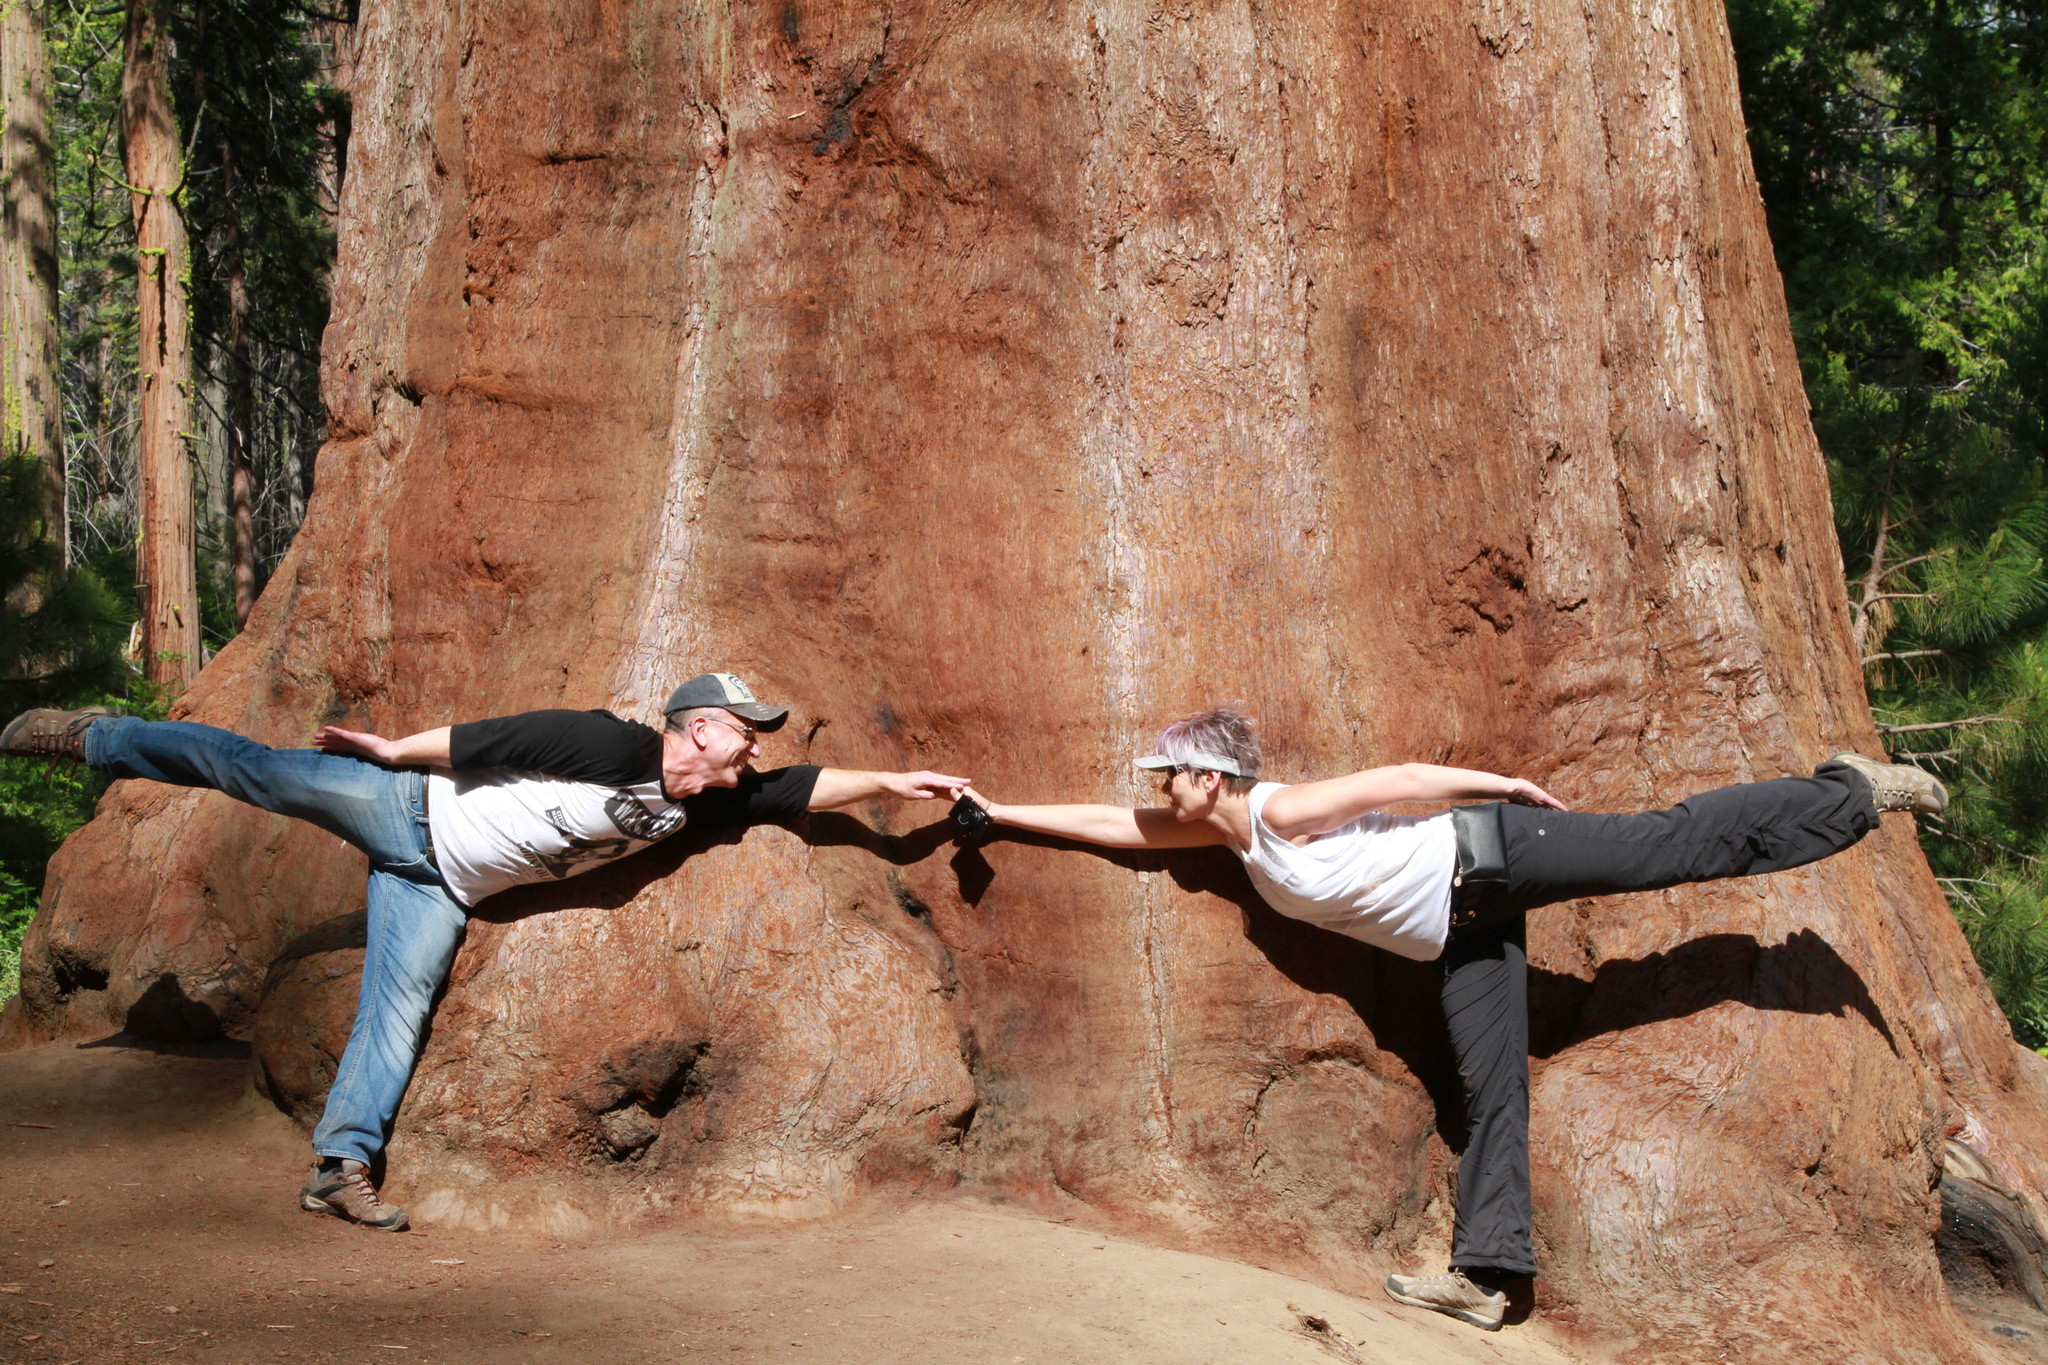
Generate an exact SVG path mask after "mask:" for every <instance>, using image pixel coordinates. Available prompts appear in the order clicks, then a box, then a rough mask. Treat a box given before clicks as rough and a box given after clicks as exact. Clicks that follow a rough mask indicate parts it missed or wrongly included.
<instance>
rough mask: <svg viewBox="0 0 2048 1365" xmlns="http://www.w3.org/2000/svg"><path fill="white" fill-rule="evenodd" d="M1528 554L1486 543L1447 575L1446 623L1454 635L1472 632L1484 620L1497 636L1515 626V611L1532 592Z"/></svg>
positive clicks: (1445, 577) (1445, 579)
mask: <svg viewBox="0 0 2048 1365" xmlns="http://www.w3.org/2000/svg"><path fill="white" fill-rule="evenodd" d="M1528 577H1529V566H1528V560H1527V558H1526V556H1524V555H1521V554H1518V553H1516V552H1514V551H1512V550H1503V549H1501V548H1499V547H1498V546H1492V545H1489V546H1485V547H1483V548H1482V549H1480V550H1479V551H1478V553H1476V554H1474V555H1472V557H1471V558H1469V559H1467V560H1466V561H1465V562H1464V563H1463V564H1460V565H1459V566H1458V567H1457V568H1455V569H1453V570H1451V571H1450V572H1449V573H1447V574H1445V575H1444V584H1445V588H1446V590H1447V591H1446V596H1447V597H1448V599H1449V601H1448V602H1447V603H1446V604H1445V605H1446V608H1447V610H1446V613H1445V615H1446V618H1447V619H1446V620H1445V623H1444V624H1445V625H1446V626H1447V627H1448V628H1449V630H1450V633H1451V634H1452V635H1470V634H1472V633H1473V631H1474V630H1476V629H1477V626H1476V625H1475V624H1474V619H1473V618H1476V619H1477V620H1479V621H1484V622H1485V623H1486V624H1487V625H1488V626H1489V627H1490V628H1491V629H1492V631H1493V633H1494V634H1495V635H1505V634H1507V633H1508V632H1509V631H1511V630H1513V629H1514V628H1515V613H1516V612H1517V611H1518V610H1519V609H1520V607H1521V605H1522V603H1523V601H1524V600H1525V599H1526V597H1527V594H1528Z"/></svg>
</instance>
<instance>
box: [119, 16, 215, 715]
mask: <svg viewBox="0 0 2048 1365" xmlns="http://www.w3.org/2000/svg"><path fill="white" fill-rule="evenodd" d="M169 42H170V40H169V35H168V33H167V31H166V24H165V16H164V12H163V9H162V6H161V4H160V0H129V3H128V24H127V33H126V37H125V42H124V47H123V54H122V57H123V60H122V67H121V142H122V151H123V156H124V158H125V160H126V163H127V171H128V197H129V205H130V209H131V212H132V213H133V216H134V219H135V266H136V311H135V335H136V342H135V345H136V383H137V386H138V390H139V391H138V393H137V396H136V429H135V482H136V501H137V509H136V511H137V521H138V522H139V523H140V525H139V536H138V543H137V546H136V558H135V565H136V572H135V577H136V587H137V593H138V597H139V599H140V604H141V608H142V655H143V669H144V672H145V673H146V675H147V676H148V678H149V680H150V681H151V682H152V683H155V684H157V685H158V686H161V687H165V688H167V689H169V690H170V691H171V692H172V693H174V694H175V693H177V692H179V691H182V690H183V689H184V688H185V687H186V686H188V685H189V684H190V683H191V681H192V678H193V676H194V675H195V674H196V673H197V672H198V671H199V588H198V577H197V567H196V563H195V560H194V555H195V552H196V549H197V538H196V532H195V528H194V514H193V508H192V456H191V451H190V449H189V447H188V444H187V443H188V441H189V439H190V434H191V431H192V394H191V379H192V343H191V338H190V304H189V302H188V300H187V297H186V288H187V283H186V278H185V277H186V271H187V268H188V261H189V255H188V252H187V249H186V244H185V220H184V216H183V214H182V213H181V212H180V211H179V208H178V202H177V193H178V191H179V190H180V189H181V188H182V182H183V179H184V159H183V156H182V153H181V148H180V145H179V141H178V125H177V119H176V116H175V115H174V113H173V112H172V109H171V95H170V78H169V74H168V73H169V64H170V52H169Z"/></svg>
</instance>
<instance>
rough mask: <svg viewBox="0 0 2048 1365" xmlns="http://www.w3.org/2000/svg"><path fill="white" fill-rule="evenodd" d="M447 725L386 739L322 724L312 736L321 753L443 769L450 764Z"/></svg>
mask: <svg viewBox="0 0 2048 1365" xmlns="http://www.w3.org/2000/svg"><path fill="white" fill-rule="evenodd" d="M450 728H451V727H449V726H446V725H443V726H442V727H441V728H440V729H438V730H422V731H420V732H419V733H418V734H416V735H407V736H406V737H405V738H404V739H385V738H384V737H383V736H382V735H367V734H363V733H361V732H359V731H355V730H342V729H337V728H336V727H334V726H332V725H323V726H321V727H320V733H319V734H317V735H315V736H313V745H314V747H315V748H317V749H319V750H321V751H322V752H323V753H330V754H339V755H341V756H342V757H343V758H367V759H370V760H371V761H372V762H376V763H382V764H385V765H386V766H387V767H392V768H446V767H449V766H450V760H449V757H448V744H449V730H450Z"/></svg>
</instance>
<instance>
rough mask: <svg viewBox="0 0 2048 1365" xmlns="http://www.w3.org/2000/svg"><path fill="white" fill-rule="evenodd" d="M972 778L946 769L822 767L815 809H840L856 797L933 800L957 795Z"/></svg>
mask: <svg viewBox="0 0 2048 1365" xmlns="http://www.w3.org/2000/svg"><path fill="white" fill-rule="evenodd" d="M967 783H968V779H967V778H964V777H948V776H946V775H945V774H944V773H932V772H916V773H869V772H862V771H860V770H859V769H857V768H820V769H818V781H817V785H815V786H813V787H812V788H811V803H810V807H809V809H811V810H836V809H838V808H839V807H840V806H850V805H852V804H853V803H854V802H856V801H867V800H870V799H872V798H874V797H879V796H893V797H895V798H897V799H898V800H902V801H930V800H932V799H933V798H934V797H940V796H943V797H948V798H951V797H954V796H957V795H959V793H960V791H961V789H962V788H964V787H966V786H967Z"/></svg>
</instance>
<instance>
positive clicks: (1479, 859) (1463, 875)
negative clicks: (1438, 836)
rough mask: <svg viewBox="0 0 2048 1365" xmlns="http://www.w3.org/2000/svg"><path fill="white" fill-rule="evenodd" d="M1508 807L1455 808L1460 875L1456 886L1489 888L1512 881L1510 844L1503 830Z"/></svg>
mask: <svg viewBox="0 0 2048 1365" xmlns="http://www.w3.org/2000/svg"><path fill="white" fill-rule="evenodd" d="M1503 804H1504V803H1503V802H1500V801H1489V802H1487V803H1486V804H1485V805H1483V806H1453V807H1451V827H1452V828H1453V829H1455V830H1456V831H1457V834H1458V871H1457V875H1456V876H1454V877H1453V878H1452V879H1451V885H1453V886H1465V885H1468V884H1471V885H1487V884H1490V883H1495V882H1504V881H1506V880H1507V879H1508V842H1507V837H1506V834H1505V833H1504V832H1503V831H1502V829H1501V823H1500V812H1501V807H1502V805H1503Z"/></svg>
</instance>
